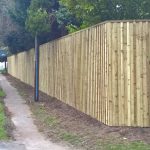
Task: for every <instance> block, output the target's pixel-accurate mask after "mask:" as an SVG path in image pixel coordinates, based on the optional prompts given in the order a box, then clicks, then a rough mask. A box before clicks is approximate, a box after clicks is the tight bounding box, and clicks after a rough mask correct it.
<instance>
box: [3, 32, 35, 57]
mask: <svg viewBox="0 0 150 150" xmlns="http://www.w3.org/2000/svg"><path fill="white" fill-rule="evenodd" d="M33 41H34V40H33V38H32V36H31V34H30V33H28V32H27V31H25V30H24V29H20V30H18V31H13V32H10V33H8V35H6V37H5V38H4V43H5V45H7V46H8V47H9V51H10V53H12V54H16V53H18V52H21V51H24V50H29V49H30V48H31V47H33Z"/></svg>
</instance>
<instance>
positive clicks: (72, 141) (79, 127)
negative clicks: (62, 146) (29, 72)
mask: <svg viewBox="0 0 150 150" xmlns="http://www.w3.org/2000/svg"><path fill="white" fill-rule="evenodd" d="M7 79H8V81H9V82H10V83H11V84H12V85H13V86H14V87H16V88H17V89H18V91H19V93H20V94H21V95H22V96H23V97H24V99H25V100H26V103H27V104H28V105H29V106H30V108H31V110H32V112H33V114H34V117H35V123H36V124H37V126H38V128H39V130H40V131H41V132H44V133H45V135H46V136H47V137H49V138H50V139H51V140H53V141H55V142H62V141H63V142H65V143H67V144H69V145H72V146H74V147H76V148H82V149H90V150H95V149H103V145H106V144H108V143H110V144H111V143H117V144H118V143H130V142H133V141H143V142H144V143H147V144H150V128H132V127H109V126H106V125H104V124H103V123H101V122H98V121H97V120H95V119H92V118H91V117H89V116H87V115H85V114H83V113H81V112H79V111H77V110H75V109H74V108H72V107H70V106H68V105H66V104H64V103H62V102H61V101H59V100H57V99H56V98H53V97H50V96H47V95H46V94H44V93H42V92H40V102H39V103H34V102H33V99H34V98H33V96H34V90H33V88H32V87H31V86H28V85H27V84H24V83H22V82H20V81H19V80H17V79H15V78H13V77H11V76H7Z"/></svg>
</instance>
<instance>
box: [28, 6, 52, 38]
mask: <svg viewBox="0 0 150 150" xmlns="http://www.w3.org/2000/svg"><path fill="white" fill-rule="evenodd" d="M48 18H49V16H48V13H47V12H46V10H43V9H41V8H40V9H38V10H34V9H33V10H32V9H29V10H28V18H27V20H26V28H27V29H28V31H30V32H31V33H32V34H33V35H39V34H40V33H42V32H48V30H49V28H50V25H49V22H48Z"/></svg>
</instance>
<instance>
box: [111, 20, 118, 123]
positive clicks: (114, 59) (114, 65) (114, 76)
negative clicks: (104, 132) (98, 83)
mask: <svg viewBox="0 0 150 150" xmlns="http://www.w3.org/2000/svg"><path fill="white" fill-rule="evenodd" d="M112 34H113V40H112V43H113V45H112V53H113V54H112V80H113V82H112V88H113V103H112V104H113V125H114V126H116V125H118V120H117V109H118V108H117V98H118V95H117V77H118V74H117V23H113V28H112Z"/></svg>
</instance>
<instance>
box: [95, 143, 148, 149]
mask: <svg viewBox="0 0 150 150" xmlns="http://www.w3.org/2000/svg"><path fill="white" fill-rule="evenodd" d="M97 150H150V145H148V144H145V143H143V142H131V143H127V144H104V143H102V144H100V143H99V145H97Z"/></svg>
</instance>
